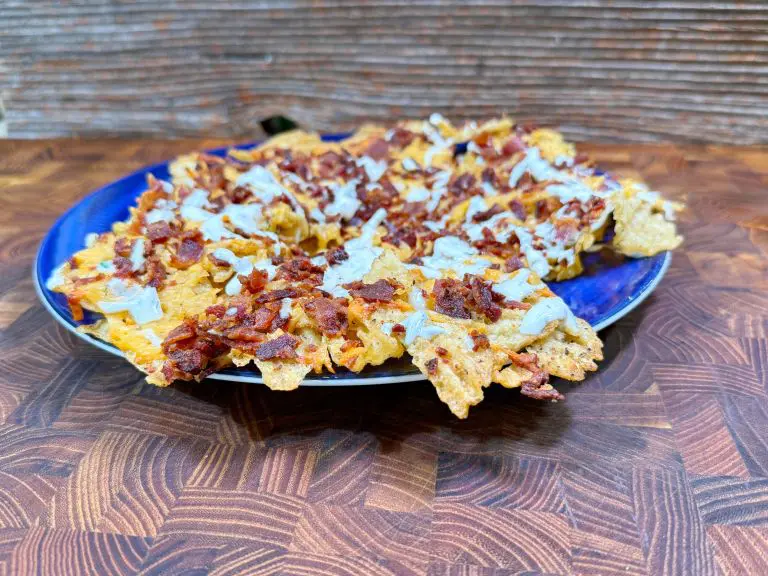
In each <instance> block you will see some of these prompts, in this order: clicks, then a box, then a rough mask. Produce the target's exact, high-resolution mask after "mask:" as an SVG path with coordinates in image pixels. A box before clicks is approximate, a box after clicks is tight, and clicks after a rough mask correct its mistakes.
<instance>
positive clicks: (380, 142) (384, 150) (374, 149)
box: [365, 138, 389, 160]
mask: <svg viewBox="0 0 768 576" xmlns="http://www.w3.org/2000/svg"><path fill="white" fill-rule="evenodd" d="M365 155H366V156H370V157H371V158H373V159H374V160H384V159H385V158H387V157H388V156H389V142H387V141H386V140H384V139H382V138H379V139H377V140H374V141H373V142H371V145H370V146H368V148H367V149H366V150H365Z"/></svg>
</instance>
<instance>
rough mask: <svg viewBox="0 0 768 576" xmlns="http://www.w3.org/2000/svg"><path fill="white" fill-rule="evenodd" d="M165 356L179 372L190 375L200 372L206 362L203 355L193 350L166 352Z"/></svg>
mask: <svg viewBox="0 0 768 576" xmlns="http://www.w3.org/2000/svg"><path fill="white" fill-rule="evenodd" d="M167 355H168V358H169V359H170V360H171V361H172V362H173V364H174V365H175V367H176V368H177V369H178V370H179V371H181V372H185V373H186V374H192V375H195V374H199V373H200V372H202V370H203V367H204V366H205V364H206V361H207V360H206V358H205V357H204V356H203V353H202V352H201V351H200V350H195V349H194V348H190V349H186V350H173V351H171V352H168V353H167Z"/></svg>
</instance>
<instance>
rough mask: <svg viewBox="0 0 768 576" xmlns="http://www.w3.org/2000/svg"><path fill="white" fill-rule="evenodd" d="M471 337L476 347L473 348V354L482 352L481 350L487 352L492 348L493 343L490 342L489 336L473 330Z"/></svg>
mask: <svg viewBox="0 0 768 576" xmlns="http://www.w3.org/2000/svg"><path fill="white" fill-rule="evenodd" d="M469 337H470V338H472V342H473V343H474V345H473V346H472V351H473V352H480V351H481V350H487V349H488V348H490V347H491V341H490V340H488V336H486V335H485V334H480V333H479V332H478V331H477V330H472V332H470V333H469Z"/></svg>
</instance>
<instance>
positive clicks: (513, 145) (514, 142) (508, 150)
mask: <svg viewBox="0 0 768 576" xmlns="http://www.w3.org/2000/svg"><path fill="white" fill-rule="evenodd" d="M524 151H525V143H523V141H522V140H521V139H520V138H519V137H517V136H512V138H510V139H509V140H507V141H506V142H504V145H503V146H502V147H501V155H502V156H512V155H514V154H517V153H518V152H524Z"/></svg>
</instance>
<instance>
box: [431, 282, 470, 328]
mask: <svg viewBox="0 0 768 576" xmlns="http://www.w3.org/2000/svg"><path fill="white" fill-rule="evenodd" d="M432 297H433V298H434V299H435V311H436V312H439V313H440V314H445V315H446V316H450V317H452V318H463V319H465V320H467V319H469V318H471V317H472V315H471V314H470V313H469V310H467V308H466V306H465V301H466V297H467V289H466V287H465V286H464V284H463V283H462V282H461V281H460V280H456V279H453V278H443V279H440V280H437V281H435V286H434V288H432Z"/></svg>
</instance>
